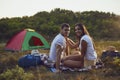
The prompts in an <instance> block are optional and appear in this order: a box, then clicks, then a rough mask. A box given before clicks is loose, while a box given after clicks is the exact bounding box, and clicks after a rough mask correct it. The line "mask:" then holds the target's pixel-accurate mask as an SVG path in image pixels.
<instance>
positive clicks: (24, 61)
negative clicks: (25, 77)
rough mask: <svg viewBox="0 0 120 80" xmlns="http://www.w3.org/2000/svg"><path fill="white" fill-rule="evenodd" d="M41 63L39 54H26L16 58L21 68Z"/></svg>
mask: <svg viewBox="0 0 120 80" xmlns="http://www.w3.org/2000/svg"><path fill="white" fill-rule="evenodd" d="M41 64H42V60H41V58H40V56H34V55H31V54H27V55H25V56H23V57H21V58H20V59H19V60H18V65H19V66H20V67H23V68H29V67H31V66H37V65H41Z"/></svg>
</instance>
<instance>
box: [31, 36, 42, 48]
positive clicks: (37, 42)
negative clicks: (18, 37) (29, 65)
mask: <svg viewBox="0 0 120 80" xmlns="http://www.w3.org/2000/svg"><path fill="white" fill-rule="evenodd" d="M29 45H30V46H43V45H44V44H43V43H42V41H41V40H40V39H39V38H37V37H35V36H32V37H31V38H30V40H29Z"/></svg>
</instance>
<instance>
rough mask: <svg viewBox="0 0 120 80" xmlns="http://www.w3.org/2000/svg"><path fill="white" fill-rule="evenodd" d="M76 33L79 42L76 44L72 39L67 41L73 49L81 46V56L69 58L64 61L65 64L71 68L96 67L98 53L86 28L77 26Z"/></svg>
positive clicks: (79, 24)
mask: <svg viewBox="0 0 120 80" xmlns="http://www.w3.org/2000/svg"><path fill="white" fill-rule="evenodd" d="M75 33H76V37H77V39H78V40H79V41H78V42H77V43H76V44H75V43H73V42H72V40H71V39H67V41H68V44H69V46H71V47H72V48H76V47H78V46H79V48H80V51H81V54H76V55H70V56H67V57H66V58H64V59H63V64H64V65H65V66H68V67H71V68H82V67H86V68H87V67H89V66H94V65H95V64H96V59H97V53H96V51H95V46H94V43H93V40H92V38H91V37H90V35H89V33H88V31H87V29H86V27H85V26H84V25H83V24H81V23H78V24H76V25H75Z"/></svg>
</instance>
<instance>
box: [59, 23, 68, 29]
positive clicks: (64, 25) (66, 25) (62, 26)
mask: <svg viewBox="0 0 120 80" xmlns="http://www.w3.org/2000/svg"><path fill="white" fill-rule="evenodd" d="M64 27H68V28H69V27H70V25H69V24H68V23H63V24H62V25H61V29H63V28H64Z"/></svg>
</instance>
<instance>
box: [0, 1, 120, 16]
mask: <svg viewBox="0 0 120 80" xmlns="http://www.w3.org/2000/svg"><path fill="white" fill-rule="evenodd" d="M55 8H60V9H66V10H72V11H73V12H78V11H79V12H83V11H102V12H110V13H114V14H117V15H120V0H0V18H6V17H8V18H12V17H23V16H33V15H34V14H36V13H38V12H41V11H47V12H50V11H51V10H54V9H55Z"/></svg>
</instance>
